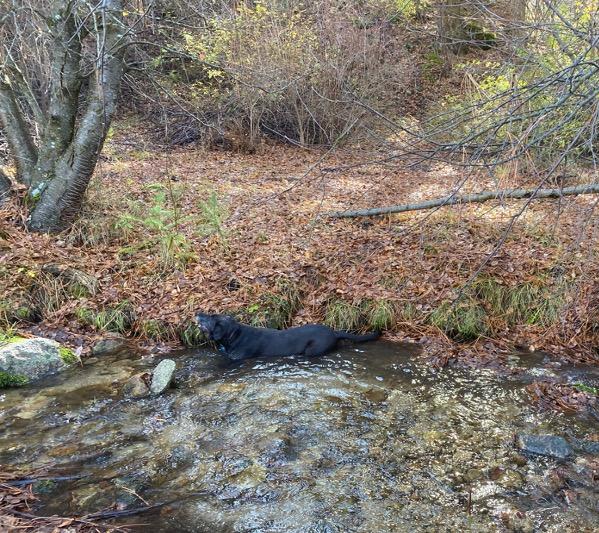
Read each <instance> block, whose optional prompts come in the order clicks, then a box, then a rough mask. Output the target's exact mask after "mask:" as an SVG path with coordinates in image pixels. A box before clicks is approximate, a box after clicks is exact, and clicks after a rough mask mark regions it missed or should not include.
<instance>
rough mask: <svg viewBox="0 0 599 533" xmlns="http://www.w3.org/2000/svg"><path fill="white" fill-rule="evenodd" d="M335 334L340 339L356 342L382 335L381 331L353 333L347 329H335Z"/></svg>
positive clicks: (370, 339) (371, 339)
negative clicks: (361, 333) (362, 333)
mask: <svg viewBox="0 0 599 533" xmlns="http://www.w3.org/2000/svg"><path fill="white" fill-rule="evenodd" d="M335 335H336V336H337V339H338V340H346V339H347V340H348V341H354V342H366V341H373V340H375V339H378V338H379V337H380V336H381V332H380V331H375V332H373V333H368V334H366V335H354V334H353V333H348V332H347V331H335Z"/></svg>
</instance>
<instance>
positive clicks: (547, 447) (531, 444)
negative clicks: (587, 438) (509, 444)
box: [517, 434, 572, 459]
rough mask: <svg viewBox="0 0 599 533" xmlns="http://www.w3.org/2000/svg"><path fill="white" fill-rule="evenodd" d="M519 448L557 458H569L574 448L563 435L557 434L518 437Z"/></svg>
mask: <svg viewBox="0 0 599 533" xmlns="http://www.w3.org/2000/svg"><path fill="white" fill-rule="evenodd" d="M517 444H518V448H520V450H522V451H523V452H525V453H533V454H535V455H545V456H547V457H554V458H555V459H567V458H568V457H570V456H571V455H572V448H571V446H570V445H569V444H568V443H567V442H566V439H564V438H563V437H557V436H555V435H526V434H520V435H518V438H517Z"/></svg>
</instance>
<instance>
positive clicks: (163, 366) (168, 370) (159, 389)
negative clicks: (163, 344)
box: [150, 359, 177, 395]
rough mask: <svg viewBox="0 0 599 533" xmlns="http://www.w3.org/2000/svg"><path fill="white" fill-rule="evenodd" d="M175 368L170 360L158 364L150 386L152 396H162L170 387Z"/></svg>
mask: <svg viewBox="0 0 599 533" xmlns="http://www.w3.org/2000/svg"><path fill="white" fill-rule="evenodd" d="M176 368H177V365H176V364H175V362H174V361H173V360H172V359H163V360H162V361H160V363H158V366H157V367H156V368H155V369H154V373H153V374H152V383H151V385H150V390H151V391H152V394H156V395H158V394H162V393H163V392H164V391H165V390H166V389H168V388H169V387H170V386H171V383H172V382H173V378H174V377H175V370H176Z"/></svg>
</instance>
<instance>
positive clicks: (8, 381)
mask: <svg viewBox="0 0 599 533" xmlns="http://www.w3.org/2000/svg"><path fill="white" fill-rule="evenodd" d="M28 381H29V380H28V379H27V378H26V377H25V376H20V375H18V374H9V373H8V372H4V371H2V370H0V389H7V388H9V387H22V386H23V385H26V384H27V383H28Z"/></svg>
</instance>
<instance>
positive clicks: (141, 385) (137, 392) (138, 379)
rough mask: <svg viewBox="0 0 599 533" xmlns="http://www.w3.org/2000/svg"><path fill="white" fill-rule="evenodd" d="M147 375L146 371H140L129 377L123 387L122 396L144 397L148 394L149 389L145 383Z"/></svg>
mask: <svg viewBox="0 0 599 533" xmlns="http://www.w3.org/2000/svg"><path fill="white" fill-rule="evenodd" d="M149 377H150V376H149V374H148V373H147V372H142V373H141V374H135V376H132V377H131V378H129V380H128V381H127V383H125V386H124V387H123V396H124V397H125V398H145V397H146V396H149V394H150V390H149V389H148V385H147V383H146V381H147V379H148V378H149Z"/></svg>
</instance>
